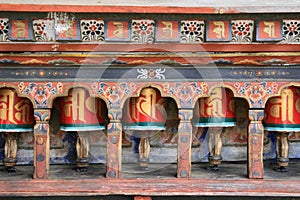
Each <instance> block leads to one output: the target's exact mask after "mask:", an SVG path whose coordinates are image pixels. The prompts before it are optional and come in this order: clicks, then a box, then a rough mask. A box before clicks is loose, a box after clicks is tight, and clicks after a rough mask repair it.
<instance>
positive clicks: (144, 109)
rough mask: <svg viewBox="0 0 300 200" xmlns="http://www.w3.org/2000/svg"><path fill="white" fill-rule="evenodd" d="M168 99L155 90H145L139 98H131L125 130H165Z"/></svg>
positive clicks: (127, 109) (125, 120) (125, 114)
mask: <svg viewBox="0 0 300 200" xmlns="http://www.w3.org/2000/svg"><path fill="white" fill-rule="evenodd" d="M165 105H166V99H165V98H163V97H161V95H160V93H159V91H157V90H155V89H154V88H145V89H143V90H142V91H141V94H140V96H139V97H134V98H131V99H130V100H129V102H128V104H127V105H125V113H124V129H126V130H141V131H143V130H165V129H166V119H167V115H166V110H165Z"/></svg>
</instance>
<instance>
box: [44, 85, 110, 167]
mask: <svg viewBox="0 0 300 200" xmlns="http://www.w3.org/2000/svg"><path fill="white" fill-rule="evenodd" d="M108 121H109V120H108V109H107V106H106V103H105V101H104V100H102V99H101V98H98V97H95V96H92V95H91V93H90V91H89V90H88V89H87V88H84V87H73V88H70V89H69V90H68V93H67V96H63V97H57V98H55V99H54V101H53V105H52V110H51V118H50V122H49V124H50V137H51V139H50V141H51V147H50V148H51V149H52V152H55V151H56V152H57V153H53V154H52V155H50V156H52V159H51V161H52V164H62V163H71V164H75V163H76V170H77V171H79V172H83V171H86V170H87V168H88V167H89V163H105V162H106V159H105V157H106V142H107V137H106V126H107V124H108ZM58 153H59V154H58Z"/></svg>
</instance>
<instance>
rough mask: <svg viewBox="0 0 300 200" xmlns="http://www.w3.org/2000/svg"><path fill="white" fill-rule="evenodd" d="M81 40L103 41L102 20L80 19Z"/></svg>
mask: <svg viewBox="0 0 300 200" xmlns="http://www.w3.org/2000/svg"><path fill="white" fill-rule="evenodd" d="M80 29H81V38H82V40H83V41H104V40H105V39H104V21H103V20H98V19H91V20H81V21H80Z"/></svg>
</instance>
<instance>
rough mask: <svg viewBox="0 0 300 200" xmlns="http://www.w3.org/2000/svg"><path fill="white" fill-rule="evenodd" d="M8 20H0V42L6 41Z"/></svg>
mask: <svg viewBox="0 0 300 200" xmlns="http://www.w3.org/2000/svg"><path fill="white" fill-rule="evenodd" d="M8 32H9V19H8V18H0V42H3V41H8Z"/></svg>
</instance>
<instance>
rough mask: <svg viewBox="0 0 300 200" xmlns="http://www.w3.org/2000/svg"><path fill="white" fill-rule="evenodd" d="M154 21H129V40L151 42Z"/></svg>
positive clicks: (152, 40) (153, 32)
mask: <svg viewBox="0 0 300 200" xmlns="http://www.w3.org/2000/svg"><path fill="white" fill-rule="evenodd" d="M154 34H155V22H154V20H149V19H139V20H132V21H131V41H133V42H137V43H148V44H149V43H150V44H151V43H153V42H154Z"/></svg>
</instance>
